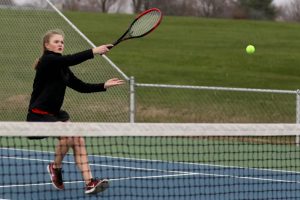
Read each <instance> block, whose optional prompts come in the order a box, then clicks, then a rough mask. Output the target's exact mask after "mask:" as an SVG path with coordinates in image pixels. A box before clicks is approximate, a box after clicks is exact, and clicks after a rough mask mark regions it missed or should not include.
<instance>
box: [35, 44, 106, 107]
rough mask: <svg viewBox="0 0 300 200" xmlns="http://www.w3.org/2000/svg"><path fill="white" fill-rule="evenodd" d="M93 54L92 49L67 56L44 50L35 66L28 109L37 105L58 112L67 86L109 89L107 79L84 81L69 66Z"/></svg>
mask: <svg viewBox="0 0 300 200" xmlns="http://www.w3.org/2000/svg"><path fill="white" fill-rule="evenodd" d="M93 57H94V55H93V52H92V49H89V50H86V51H82V52H79V53H76V54H72V55H66V56H63V55H61V54H60V53H55V52H52V51H45V52H44V54H43V55H42V57H41V58H40V60H39V62H38V64H37V66H36V74H35V78H34V83H33V92H32V94H31V99H30V104H29V110H31V109H33V108H38V109H41V110H43V111H47V112H49V113H58V112H59V110H60V109H61V106H62V104H63V101H64V96H65V91H66V87H70V88H72V89H74V90H76V91H78V92H81V93H91V92H101V91H106V89H105V88H104V83H100V84H90V83H84V82H83V81H81V80H79V79H78V78H77V77H76V76H75V75H74V74H73V73H72V71H71V70H70V69H69V67H70V66H74V65H77V64H80V63H82V62H84V61H86V60H88V59H92V58H93Z"/></svg>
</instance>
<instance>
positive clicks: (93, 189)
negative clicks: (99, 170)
mask: <svg viewBox="0 0 300 200" xmlns="http://www.w3.org/2000/svg"><path fill="white" fill-rule="evenodd" d="M108 187H109V184H108V180H107V179H98V178H95V179H93V178H92V179H91V181H90V182H89V183H88V184H87V185H86V187H85V194H96V193H99V192H103V191H104V190H106V189H107V188H108Z"/></svg>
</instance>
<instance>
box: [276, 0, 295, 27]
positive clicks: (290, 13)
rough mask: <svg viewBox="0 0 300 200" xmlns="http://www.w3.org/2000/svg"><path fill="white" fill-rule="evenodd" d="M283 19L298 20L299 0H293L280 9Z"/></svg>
mask: <svg viewBox="0 0 300 200" xmlns="http://www.w3.org/2000/svg"><path fill="white" fill-rule="evenodd" d="M280 15H281V17H282V18H283V20H287V21H298V22H300V1H299V0H293V1H291V2H290V3H289V4H287V5H286V6H284V7H282V8H281V9H280Z"/></svg>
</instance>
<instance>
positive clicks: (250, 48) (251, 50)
mask: <svg viewBox="0 0 300 200" xmlns="http://www.w3.org/2000/svg"><path fill="white" fill-rule="evenodd" d="M246 52H247V53H248V54H253V53H254V52H255V47H254V46H253V45H251V44H250V45H248V46H247V48H246Z"/></svg>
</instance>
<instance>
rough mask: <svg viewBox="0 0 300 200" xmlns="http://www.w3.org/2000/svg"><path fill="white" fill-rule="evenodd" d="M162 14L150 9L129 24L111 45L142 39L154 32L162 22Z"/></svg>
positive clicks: (155, 9)
mask: <svg viewBox="0 0 300 200" xmlns="http://www.w3.org/2000/svg"><path fill="white" fill-rule="evenodd" d="M162 17H163V15H162V12H161V11H160V10H159V9H158V8H151V9H148V10H146V11H144V12H142V13H141V14H140V15H138V16H137V17H136V18H135V20H134V21H133V22H132V23H131V24H130V26H129V28H128V30H127V31H126V32H125V33H124V34H123V35H122V36H121V37H120V38H119V39H118V40H117V41H116V42H115V43H113V45H114V46H115V45H117V44H118V43H120V42H122V41H124V40H128V39H132V38H139V37H143V36H145V35H147V34H149V33H151V32H152V31H154V30H155V29H156V28H157V27H158V26H159V24H160V23H161V21H162Z"/></svg>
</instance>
